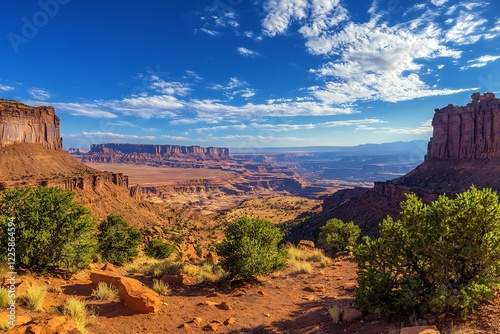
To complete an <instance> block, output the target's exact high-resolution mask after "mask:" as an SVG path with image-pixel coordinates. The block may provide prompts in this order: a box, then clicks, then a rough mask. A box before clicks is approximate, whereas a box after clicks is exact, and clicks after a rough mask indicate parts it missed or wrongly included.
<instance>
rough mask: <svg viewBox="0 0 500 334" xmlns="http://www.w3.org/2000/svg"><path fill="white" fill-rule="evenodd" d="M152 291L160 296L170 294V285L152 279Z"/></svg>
mask: <svg viewBox="0 0 500 334" xmlns="http://www.w3.org/2000/svg"><path fill="white" fill-rule="evenodd" d="M153 291H155V292H157V293H158V294H160V295H162V296H168V295H169V294H170V291H171V289H170V286H169V285H168V284H167V283H165V282H163V281H161V280H158V279H154V280H153Z"/></svg>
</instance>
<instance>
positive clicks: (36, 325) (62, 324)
mask: <svg viewBox="0 0 500 334" xmlns="http://www.w3.org/2000/svg"><path fill="white" fill-rule="evenodd" d="M9 333H11V334H82V332H81V331H80V330H79V329H77V327H76V323H75V321H74V320H73V319H71V318H70V317H66V316H55V317H51V318H48V319H44V320H36V321H32V322H30V323H28V324H25V325H22V326H20V327H16V328H14V329H12V330H11V331H9Z"/></svg>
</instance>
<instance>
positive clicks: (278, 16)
mask: <svg viewBox="0 0 500 334" xmlns="http://www.w3.org/2000/svg"><path fill="white" fill-rule="evenodd" d="M308 5H309V1H308V0H268V1H267V2H266V4H265V5H264V10H265V11H266V12H267V15H266V17H265V18H264V20H263V21H262V28H263V31H264V35H267V36H271V37H272V36H276V35H278V34H282V33H284V32H285V31H286V30H287V28H288V26H289V25H290V23H291V22H292V21H293V20H301V19H304V18H306V17H307V7H308Z"/></svg>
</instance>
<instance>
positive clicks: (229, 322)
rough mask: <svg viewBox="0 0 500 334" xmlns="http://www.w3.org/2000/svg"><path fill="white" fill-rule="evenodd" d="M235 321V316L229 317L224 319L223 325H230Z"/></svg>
mask: <svg viewBox="0 0 500 334" xmlns="http://www.w3.org/2000/svg"><path fill="white" fill-rule="evenodd" d="M235 322H236V318H233V317H231V318H229V319H226V321H224V325H226V326H231V325H234V323H235Z"/></svg>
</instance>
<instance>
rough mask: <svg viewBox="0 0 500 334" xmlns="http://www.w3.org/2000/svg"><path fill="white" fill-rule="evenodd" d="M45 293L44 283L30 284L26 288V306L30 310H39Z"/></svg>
mask: <svg viewBox="0 0 500 334" xmlns="http://www.w3.org/2000/svg"><path fill="white" fill-rule="evenodd" d="M46 295H47V287H46V286H44V285H31V286H29V287H28V288H27V289H26V297H25V301H26V307H28V309H30V310H32V311H41V310H42V308H43V302H44V301H45V296H46Z"/></svg>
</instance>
